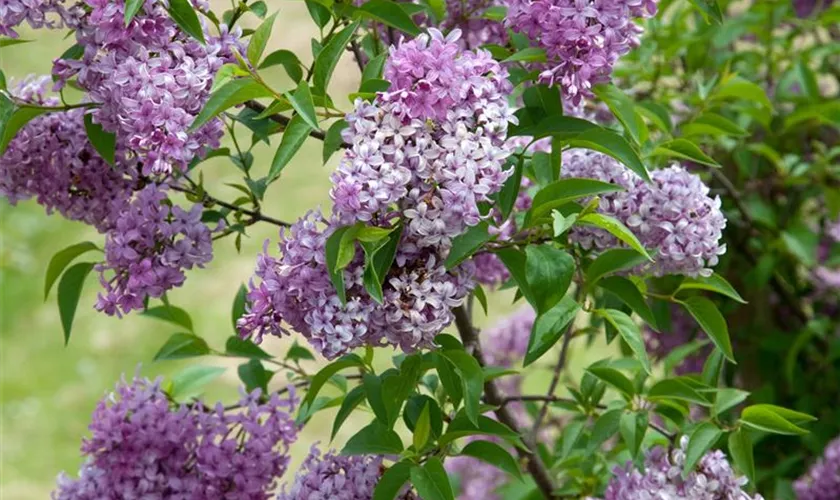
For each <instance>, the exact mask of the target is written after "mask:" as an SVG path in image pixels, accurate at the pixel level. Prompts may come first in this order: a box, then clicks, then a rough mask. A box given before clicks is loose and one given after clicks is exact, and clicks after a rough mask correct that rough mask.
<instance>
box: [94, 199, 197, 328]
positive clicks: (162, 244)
mask: <svg viewBox="0 0 840 500" xmlns="http://www.w3.org/2000/svg"><path fill="white" fill-rule="evenodd" d="M201 212H202V206H201V205H200V204H196V205H194V206H193V207H192V209H190V210H189V211H186V210H184V209H182V208H181V207H179V206H171V205H170V204H169V202H168V200H167V197H166V193H165V191H164V188H162V187H160V186H157V185H154V184H150V185H148V186H146V187H145V188H143V189H142V190H140V191H138V192H137V193H136V196H135V198H134V200H133V201H132V202H131V204H130V205H129V206H128V207H126V208H125V209H124V210H123V211H122V212H121V213H120V214H119V216H118V217H117V218H116V220H115V221H114V226H113V228H112V229H111V231H110V232H109V233H108V234H107V237H106V240H105V262H103V263H102V264H100V265H98V266H97V270H98V271H99V274H100V282H101V283H102V286H103V287H104V288H105V292H104V294H103V293H100V294H99V300H98V301H97V304H96V308H97V309H98V310H100V311H104V312H105V313H106V314H109V315H114V314H116V315H121V314H122V313H128V312H130V311H132V310H134V309H143V308H144V305H143V303H144V300H145V299H146V298H147V297H160V296H161V295H163V294H164V292H166V291H167V290H170V289H172V288H174V287H178V286H181V284H183V282H184V280H185V279H186V276H185V274H184V271H185V270H188V269H192V268H193V267H196V266H197V267H204V264H206V263H208V262H210V260H211V259H212V258H213V246H212V234H211V231H210V228H208V227H207V226H206V225H205V224H204V223H202V222H201Z"/></svg>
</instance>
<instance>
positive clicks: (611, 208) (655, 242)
mask: <svg viewBox="0 0 840 500" xmlns="http://www.w3.org/2000/svg"><path fill="white" fill-rule="evenodd" d="M562 175H563V177H582V178H589V179H597V180H600V181H604V182H610V183H613V184H617V185H619V186H621V187H623V188H624V189H625V191H622V192H618V193H610V194H606V195H602V196H601V198H600V200H601V201H600V206H599V208H598V211H599V212H600V213H603V214H605V215H609V216H612V217H615V218H616V219H618V220H619V221H621V222H622V223H623V224H624V225H626V226H627V227H629V228H630V229H631V230H632V231H633V233H634V234H635V235H636V237H637V238H638V239H639V241H640V242H641V243H642V245H644V246H645V248H647V249H650V250H653V251H654V252H655V255H653V258H654V260H655V263H653V264H652V265H649V266H646V267H645V268H644V269H640V271H644V272H650V273H651V274H653V275H655V276H663V275H667V274H683V275H687V276H709V275H711V273H712V270H711V269H710V268H711V267H712V266H715V265H716V264H717V262H718V258H719V256H720V255H722V254H724V253H725V252H726V246H725V245H724V244H721V243H720V239H721V236H722V231H723V229H724V227H726V219H725V218H724V216H723V212H722V211H721V208H720V206H721V202H720V198H719V197H715V198H711V197H710V196H709V188H708V187H707V186H706V185H705V184H703V181H701V180H700V178H699V177H698V176H697V175H695V174H692V173H690V172H688V171H687V170H685V169H684V168H683V167H680V166H678V165H673V166H671V167H668V168H664V169H661V170H655V171H653V172H651V179H652V182H651V183H646V182H644V181H643V180H642V179H641V178H640V177H639V176H637V175H636V174H635V173H633V172H631V171H630V170H628V169H626V168H625V167H624V166H622V165H621V164H619V163H618V162H617V161H616V160H614V159H613V158H611V157H609V156H606V155H604V154H601V153H596V152H594V151H589V150H582V149H573V150H569V151H564V152H563V171H562ZM570 237H571V239H572V240H573V241H576V242H577V243H579V244H581V246H583V247H584V248H587V249H594V250H604V249H607V248H613V247H616V246H618V242H617V240H616V238H615V237H613V236H612V235H610V234H609V233H607V232H606V231H604V230H602V229H597V228H587V227H580V226H577V227H575V228H573V229H572V232H571V233H570Z"/></svg>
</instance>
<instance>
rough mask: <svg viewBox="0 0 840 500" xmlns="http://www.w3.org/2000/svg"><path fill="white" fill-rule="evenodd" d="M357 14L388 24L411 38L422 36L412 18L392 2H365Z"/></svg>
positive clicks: (384, 0) (374, 0) (389, 0)
mask: <svg viewBox="0 0 840 500" xmlns="http://www.w3.org/2000/svg"><path fill="white" fill-rule="evenodd" d="M356 12H358V13H359V14H360V15H361V16H363V17H366V18H368V19H372V20H374V21H378V22H380V23H383V24H386V25H388V26H391V27H392V28H396V29H398V30H400V31H402V32H404V33H407V34H409V35H411V36H417V35H419V34H420V28H418V27H417V25H416V24H414V21H412V20H411V16H409V15H408V14H407V13H406V12H405V11H404V10H403V9H402V8H400V6H399V5H397V4H396V3H395V2H392V1H391V0H370V1H368V2H365V3H364V4H363V5H362V6H361V7H360V8H359V10H357V11H356Z"/></svg>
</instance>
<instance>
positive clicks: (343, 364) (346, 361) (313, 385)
mask: <svg viewBox="0 0 840 500" xmlns="http://www.w3.org/2000/svg"><path fill="white" fill-rule="evenodd" d="M353 367H357V368H364V362H363V361H362V358H360V357H359V356H357V355H355V354H346V355H344V356H342V357H340V358H338V359H337V360H335V361H333V362H332V363H330V364H328V365H327V366H325V367H323V368H321V370H320V371H319V372H318V373H316V374H315V376H314V377H312V381H311V382H310V383H309V390H308V391H307V392H306V397H305V398H303V401H302V402H301V407H303V406H304V405H311V404H312V403H313V402H314V401H315V397H316V396H317V395H318V392H320V391H321V388H322V387H324V384H326V383H327V381H328V380H329V379H330V377H332V376H333V375H335V374H336V373H338V372H340V371H341V370H344V369H345V368H353Z"/></svg>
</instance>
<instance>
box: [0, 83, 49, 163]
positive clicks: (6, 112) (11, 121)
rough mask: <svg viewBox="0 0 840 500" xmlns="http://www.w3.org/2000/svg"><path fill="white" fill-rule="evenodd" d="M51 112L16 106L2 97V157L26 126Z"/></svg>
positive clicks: (0, 116)
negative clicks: (10, 143)
mask: <svg viewBox="0 0 840 500" xmlns="http://www.w3.org/2000/svg"><path fill="white" fill-rule="evenodd" d="M49 112H50V110H49V109H48V108H36V107H32V106H19V107H18V106H15V104H14V103H12V101H10V100H9V99H8V98H7V97H6V96H5V95H0V156H2V155H3V154H4V153H5V152H6V147H8V145H9V142H11V141H12V139H14V138H15V135H17V133H18V131H19V130H20V129H21V128H23V127H24V125H26V124H27V123H29V122H30V121H31V120H32V119H34V118H36V117H38V116H40V115H43V114H45V113H49Z"/></svg>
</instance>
